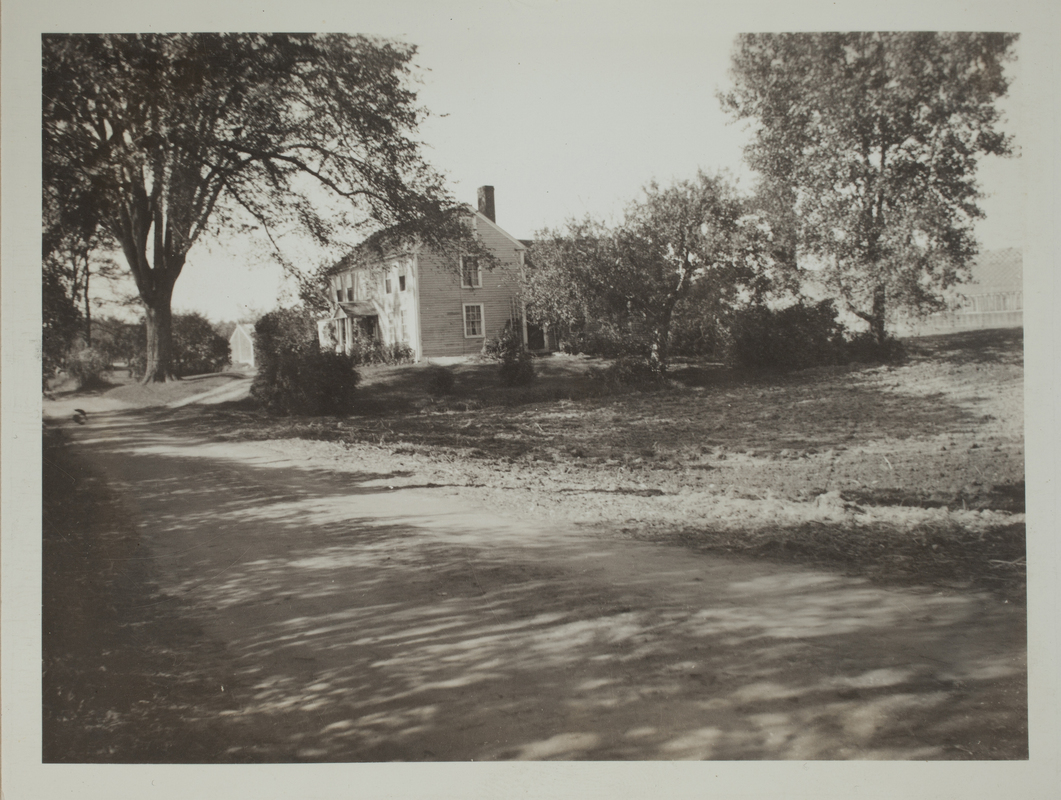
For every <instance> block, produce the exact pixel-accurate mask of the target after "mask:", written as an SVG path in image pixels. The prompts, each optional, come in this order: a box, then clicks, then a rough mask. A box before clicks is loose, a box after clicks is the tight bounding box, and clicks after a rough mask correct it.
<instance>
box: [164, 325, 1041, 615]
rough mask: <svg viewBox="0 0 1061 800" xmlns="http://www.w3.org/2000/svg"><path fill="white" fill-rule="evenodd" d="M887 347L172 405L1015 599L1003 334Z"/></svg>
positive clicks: (757, 551) (236, 434) (630, 517)
mask: <svg viewBox="0 0 1061 800" xmlns="http://www.w3.org/2000/svg"><path fill="white" fill-rule="evenodd" d="M907 347H908V352H909V355H908V358H907V359H906V361H905V362H903V363H901V364H897V365H888V366H873V367H865V366H856V365H851V366H846V367H830V368H819V369H812V370H805V371H802V372H796V373H789V374H776V373H775V374H770V373H743V374H742V373H735V372H732V371H727V370H724V369H722V368H720V367H718V366H717V365H703V364H679V365H677V366H676V368H675V369H674V371H673V374H672V380H671V381H670V382H669V384H668V385H667V386H666V387H665V388H663V389H661V390H659V391H650V392H639V391H629V392H625V393H618V394H617V393H614V392H609V391H607V390H606V388H605V387H604V385H603V383H602V382H600V381H599V380H594V379H593V375H592V373H593V371H594V370H595V369H599V368H603V367H604V366H606V362H601V361H596V360H592V359H577V358H567V357H556V358H549V359H541V360H539V361H538V371H539V380H538V381H537V382H536V383H535V385H533V386H531V387H530V388H527V389H506V388H502V387H500V386H499V385H498V380H497V375H496V365H491V364H481V365H475V364H466V365H460V366H458V367H456V368H454V369H455V372H456V375H457V381H456V389H455V391H454V392H453V393H452V394H450V395H447V396H445V397H442V398H438V397H433V396H432V395H431V394H430V391H429V375H428V372H427V371H426V369H425V368H423V367H419V366H417V367H403V368H395V367H390V368H374V369H369V370H366V371H365V374H364V381H363V387H362V396H363V407H362V413H361V414H359V415H356V416H352V417H349V418H343V419H336V418H315V419H301V420H291V419H277V418H270V417H267V416H264V415H262V414H260V413H258V412H257V411H254V410H253V409H252V408H250V407H249V406H248V405H246V404H244V405H242V406H241V405H230V406H227V407H226V406H222V407H218V408H215V409H211V410H210V411H204V410H203V409H194V410H188V411H184V412H179V413H182V414H183V415H184V418H185V421H186V424H188V425H190V426H193V427H194V428H196V429H197V430H198V431H199V432H200V433H203V434H205V435H209V436H211V437H216V438H220V439H227V440H233V439H235V440H238V439H256V440H268V439H283V440H285V441H284V445H283V446H284V448H285V449H286V450H288V451H294V450H298V449H301V450H302V451H305V452H306V453H309V454H312V455H313V457H314V458H318V459H320V460H321V462H322V463H327V464H328V465H329V466H330V467H335V466H341V465H343V464H347V465H357V468H358V469H359V470H362V471H369V472H378V473H380V474H387V473H390V474H391V476H390V477H388V478H387V481H388V485H391V486H394V487H395V488H399V487H403V486H421V487H428V488H434V489H437V490H438V491H439V492H443V493H452V492H459V493H460V494H461V496H462V497H466V498H467V499H469V500H471V501H474V502H477V503H481V504H484V505H486V506H489V507H490V508H493V509H495V510H500V511H503V512H505V513H507V514H510V515H513V516H516V517H520V518H528V519H535V520H538V519H542V518H563V519H569V520H576V521H579V522H582V523H585V524H589V525H595V526H600V527H602V528H607V529H608V530H610V531H613V532H620V533H622V534H624V535H627V536H630V537H634V538H639V539H650V540H655V541H669V542H674V543H675V544H681V545H683V546H691V547H696V548H703V549H709V550H716V551H723V552H730V553H742V554H753V555H756V556H761V557H765V558H770V559H777V560H781V561H785V562H793V563H795V562H803V563H814V564H818V565H830V566H833V567H836V568H839V569H842V570H843V571H845V572H847V573H851V574H859V575H868V576H871V577H873V578H875V579H877V580H885V581H890V582H891V581H897V582H903V583H908V582H915V583H925V584H932V585H941V586H948V587H957V588H964V587H972V586H979V587H987V588H990V589H991V590H993V591H995V592H997V593H999V594H1000V595H1001V596H1002V597H1004V599H1006V600H1007V601H1009V602H1023V600H1024V576H1025V556H1024V554H1025V548H1024V532H1025V520H1024V439H1023V337H1022V332H1021V331H1020V330H1019V329H1018V330H992V331H972V332H963V333H958V334H950V335H944V336H934V337H924V338H921V339H912V340H908V341H907ZM394 473H398V474H396V475H395V474H394Z"/></svg>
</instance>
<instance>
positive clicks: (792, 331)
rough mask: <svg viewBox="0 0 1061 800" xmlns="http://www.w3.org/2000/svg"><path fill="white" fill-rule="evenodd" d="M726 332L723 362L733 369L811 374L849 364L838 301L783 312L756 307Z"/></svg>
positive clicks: (738, 317)
mask: <svg viewBox="0 0 1061 800" xmlns="http://www.w3.org/2000/svg"><path fill="white" fill-rule="evenodd" d="M726 328H727V330H726V332H725V339H726V343H725V345H724V347H725V351H724V352H723V353H722V356H723V358H724V360H725V361H726V362H727V363H728V364H730V365H732V366H739V367H766V368H772V369H805V368H807V367H813V366H819V365H824V364H837V363H840V362H842V361H845V360H846V345H845V340H844V326H843V324H842V323H841V322H839V320H837V311H836V307H835V305H834V304H833V301H832V300H823V301H822V302H820V303H817V304H816V305H810V306H809V305H804V304H803V303H796V304H794V305H790V306H788V307H786V308H781V309H771V308H769V307H767V306H765V305H761V304H754V305H751V306H749V307H747V308H744V309H741V310H740V311H738V312H736V313H735V314H733V316H732V317H731V319H730V320H729V321H728V325H727V326H726Z"/></svg>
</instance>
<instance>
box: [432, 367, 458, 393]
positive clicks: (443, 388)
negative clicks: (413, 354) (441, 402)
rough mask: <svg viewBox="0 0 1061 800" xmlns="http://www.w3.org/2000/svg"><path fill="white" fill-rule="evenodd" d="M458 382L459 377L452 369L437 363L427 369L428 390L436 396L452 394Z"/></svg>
mask: <svg viewBox="0 0 1061 800" xmlns="http://www.w3.org/2000/svg"><path fill="white" fill-rule="evenodd" d="M456 383H457V377H456V376H455V375H454V374H453V370H451V369H447V368H446V367H443V366H438V365H436V366H433V367H429V368H428V370H427V390H428V391H429V392H430V393H431V394H432V395H433V396H435V397H444V396H445V395H447V394H452V393H453V388H454V386H455V385H456Z"/></svg>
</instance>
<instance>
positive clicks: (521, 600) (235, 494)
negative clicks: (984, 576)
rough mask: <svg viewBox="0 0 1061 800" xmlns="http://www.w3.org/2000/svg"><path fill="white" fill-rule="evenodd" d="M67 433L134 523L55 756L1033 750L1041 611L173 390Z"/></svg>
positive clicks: (781, 755) (912, 754) (106, 524)
mask: <svg viewBox="0 0 1061 800" xmlns="http://www.w3.org/2000/svg"><path fill="white" fill-rule="evenodd" d="M65 428H66V430H67V431H68V433H69V436H70V438H71V439H72V440H73V441H74V453H75V454H76V455H77V456H78V457H80V458H81V459H83V461H84V463H85V464H87V465H88V467H89V469H90V470H92V471H93V472H94V474H95V475H96V477H97V479H98V480H99V482H100V486H99V487H98V488H101V487H102V485H103V484H105V485H106V486H107V487H109V489H110V490H111V491H112V492H113V495H111V496H110V499H109V500H108V502H107V510H106V512H105V513H104V514H103V516H104V517H106V519H104V520H103V521H102V522H101V523H99V520H97V522H98V523H99V525H98V527H100V528H101V529H102V530H106V531H110V532H111V535H113V536H115V537H118V538H121V539H122V541H124V545H122V546H120V547H117V549H115V550H114V551H113V552H114V555H111V556H106V557H105V558H104V561H105V562H106V564H107V565H108V566H107V569H108V570H110V571H111V572H113V573H114V574H113V576H112V578H113V579H109V580H110V583H109V584H108V585H109V586H111V587H112V589H111V590H112V591H113V592H115V593H116V597H115V598H112V603H111V608H112V610H113V613H112V614H111V616H110V617H106V615H104V616H98V615H97V618H96V620H97V621H96V622H93V621H92V619H89V618H88V617H86V621H85V623H84V624H83V625H81V626H80V629H79V632H78V634H77V635H76V636H75V635H73V634H71V635H70V637H68V640H67V641H66V645H67V648H66V650H65V651H64V654H63V656H62V657H61V658H59V659H58V660H59V661H60V662H62V661H63V660H64V659H66V660H70V659H78V658H81V659H83V662H84V663H95V662H94V661H93V659H94V658H98V659H102V660H101V661H100V665H101V666H103V667H104V669H103V672H102V673H99V674H95V675H94V677H92V679H91V682H88V683H87V682H86V681H87V680H88V679H87V678H85V677H84V675H82V677H80V678H75V677H73V675H72V673H71V674H70V675H67V678H66V679H67V680H69V681H73V682H74V683H75V684H77V685H73V686H70V687H69V689H70V692H71V697H73V698H75V699H76V696H77V694H78V693H79V692H80V693H81V694H84V695H86V696H89V695H91V692H92V691H93V690H94V691H96V692H97V693H98V692H99V690H100V687H101V686H103V687H108V688H109V696H108V698H107V700H106V702H109V703H110V704H111V705H112V706H113V708H110V709H106V710H105V709H103V707H102V706H101V705H100V703H101V702H103V701H99V700H96V701H95V703H96V706H95V708H94V710H93V700H92V698H91V697H88V699H87V700H84V699H83V702H82V706H81V707H80V710H78V706H77V704H76V703H75V702H74V700H72V699H71V700H69V701H67V700H63V701H61V702H58V701H57V702H58V706H57V708H58V710H57V711H56V713H55V715H54V716H55V719H56V720H57V721H56V722H55V726H54V728H53V729H51V730H49V724H48V715H47V714H46V724H45V748H46V758H48V756H49V752H50V759H49V760H74V761H77V760H86V759H89V760H96V759H98V760H127V761H128V760H134V761H135V760H141V759H150V760H162V761H204V760H205V761H237V762H239V761H300V760H307V761H381V760H411V761H415V760H452V761H459V760H492V759H687V758H692V759H704V758H707V759H852V758H884V759H890V758H904V759H963V758H975V759H992V758H995V759H997V758H1026V757H1027V722H1026V720H1027V703H1026V658H1025V652H1026V636H1025V616H1024V612H1023V609H1020V608H1016V607H1014V606H1012V605H1007V604H1003V603H1001V602H999V601H998V600H996V599H993V598H991V597H989V596H987V595H985V594H977V593H965V594H959V593H940V592H935V591H929V590H927V589H925V590H918V589H888V588H880V587H876V586H873V585H871V584H869V583H867V582H864V581H860V580H855V579H850V578H844V577H839V576H837V575H834V574H831V573H826V572H815V571H810V570H806V569H800V568H794V567H784V566H778V565H776V564H766V563H761V562H754V561H737V560H727V559H722V558H718V557H712V556H706V555H704V554H698V553H695V552H692V551H689V550H686V549H684V548H681V547H675V546H665V545H660V544H649V543H641V542H636V541H631V540H629V539H622V540H620V539H618V538H610V537H607V536H602V535H594V534H591V533H588V532H586V531H585V530H583V529H580V528H578V527H576V526H574V525H573V524H558V523H550V524H549V525H545V524H541V525H527V524H525V523H520V522H518V521H515V520H513V519H511V518H508V517H504V516H501V515H500V514H497V513H492V512H491V511H490V510H489V509H477V508H473V507H471V506H470V505H469V503H468V502H467V500H465V499H463V498H462V497H461V495H460V494H459V490H458V489H455V488H453V487H446V486H432V487H428V486H419V487H418V486H417V485H416V483H415V482H414V483H413V484H412V485H409V483H410V482H409V480H408V478H409V477H410V475H409V474H408V473H403V472H402V471H401V470H400V468H399V469H397V470H395V471H393V472H389V473H380V472H373V473H364V472H358V471H357V470H356V468H354V467H350V466H348V465H347V466H344V465H342V464H340V463H337V464H336V465H335V466H334V468H327V469H325V468H323V467H322V466H321V465H319V464H313V463H310V462H308V461H305V460H302V459H301V458H300V457H299V455H298V454H297V453H295V454H293V453H291V452H290V451H287V450H285V449H284V446H283V443H282V442H277V443H253V442H247V443H230V442H226V443H218V442H211V441H209V440H207V439H202V438H195V437H193V436H191V435H190V434H189V433H187V431H186V430H184V429H182V428H180V427H179V426H178V424H177V423H176V422H174V421H173V420H172V418H171V417H170V416H167V415H166V414H165V413H160V412H133V411H128V410H124V411H112V412H104V413H101V414H94V413H91V412H90V419H89V421H88V423H87V424H85V425H83V426H75V425H72V424H69V423H67V424H66V425H65ZM399 478H401V479H403V480H401V483H402V484H405V485H403V486H401V487H395V488H390V487H392V486H393V485H394V481H396V480H397V479H399ZM101 513H103V512H101ZM46 557H47V556H46ZM105 571H106V570H105ZM108 574H109V573H108ZM71 591H72V590H71ZM88 616H89V617H91V616H92V615H91V614H90V615H88ZM108 619H109V620H110V621H109V622H107V620H108ZM57 624H59V623H57ZM93 624H96V625H99V626H101V627H103V626H104V625H107V626H109V627H110V628H111V630H108V631H104V630H100V631H97V632H95V633H94V632H93V631H92V630H91V626H92V625H93ZM59 626H60V627H62V626H61V624H59ZM86 626H87V627H88V628H89V629H88V630H86V629H85V628H86ZM71 627H77V626H73V625H71ZM59 638H61V637H59ZM46 643H47V637H46ZM78 648H80V649H81V650H82V651H83V652H81V653H80V654H79V653H77V652H73V650H77V649H78ZM93 648H95V649H96V650H99V651H100V653H98V654H96V655H91V654H90V653H89V651H90V650H92V649H93ZM108 654H109V655H108ZM108 657H109V658H111V659H112V661H110V662H108V661H107V660H106V659H107V658H108ZM66 663H69V661H67V662H66ZM108 663H110V665H111V666H110V668H109V669H108V668H107V666H106V665H107V664H108ZM60 673H61V670H60ZM101 675H104V677H101ZM55 680H57V681H58V682H60V683H61V682H62V680H63V677H62V675H61V674H60V675H59V677H57V678H56V679H55ZM47 683H48V682H47V680H46V686H47ZM90 683H91V685H90ZM93 687H94V689H93ZM104 694H105V695H107V694H108V692H104ZM95 697H97V698H98V697H99V695H98V694H97V695H95ZM86 703H87V705H86ZM64 704H65V705H64ZM64 709H65V710H64ZM64 714H65V716H64ZM90 714H94V715H95V716H92V717H91V719H92V722H91V725H90V726H89V727H91V729H92V730H91V733H92V735H91V736H85V737H81V738H79V737H77V736H72V735H70V731H71V730H74V729H77V727H78V726H79V725H81V724H82V722H81V721H79V720H84V719H85V718H87V717H86V715H90ZM79 715H80V716H79ZM60 723H61V724H60ZM64 737H65V738H64ZM152 737H155V738H156V739H157V741H154V742H153V741H151V740H152ZM49 741H51V742H52V750H51V751H49V750H48V748H49Z"/></svg>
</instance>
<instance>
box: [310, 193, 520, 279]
mask: <svg viewBox="0 0 1061 800" xmlns="http://www.w3.org/2000/svg"><path fill="white" fill-rule="evenodd" d="M464 209H465V211H467V212H468V215H469V217H470V218H472V219H474V220H476V221H477V222H482V223H483V224H485V225H489V226H490V227H492V228H493V229H494V230H495V231H497V232H498V233H500V234H501V235H502V236H504V237H505V238H506V239H508V240H509V241H510V242H512V245H513V247H515V249H516V250H526V249H527V243H524V242H523V241H522V240H520V239H517V238H516V237H515V236H513V235H512V234H510V233H509V232H508V231H506V230H505V229H504V228H502V227H501V226H500V225H498V224H497V223H496V222H494V221H493V220H491V219H490V218H489V217H488V216H486V215H485V214H483V213H481V212H480V211H478V210H477V209H475V208H473V207H472V206H469V205H465V206H464ZM385 233H386V231H377V232H376V233H374V234H372V235H371V236H369V237H368V238H367V239H365V241H363V242H362V243H361V244H359V245H358V246H357V247H356V248H354V250H353V252H351V253H348V254H347V255H345V256H343V257H342V258H341V259H339V260H338V261H337V262H336V263H335V265H334V266H332V267H330V268H329V269H328V270H327V274H328V275H334V274H335V273H337V272H343V271H345V270H348V269H350V268H351V267H353V266H354V261H355V259H354V256H355V255H356V254H357V253H358V251H361V250H365V249H367V248H369V247H371V246H372V244H373V243H374V242H377V241H379V240H380V239H381V238H382V237H383V236H384V235H385ZM418 249H419V246H418V245H411V246H408V247H405V248H403V249H402V251H401V252H402V253H413V252H416V251H417V250H418ZM393 255H394V253H393V251H389V252H386V253H385V254H384V255H383V258H384V259H386V258H391V257H392V256H393Z"/></svg>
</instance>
